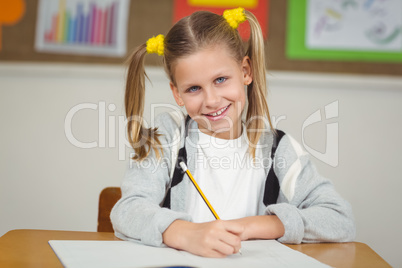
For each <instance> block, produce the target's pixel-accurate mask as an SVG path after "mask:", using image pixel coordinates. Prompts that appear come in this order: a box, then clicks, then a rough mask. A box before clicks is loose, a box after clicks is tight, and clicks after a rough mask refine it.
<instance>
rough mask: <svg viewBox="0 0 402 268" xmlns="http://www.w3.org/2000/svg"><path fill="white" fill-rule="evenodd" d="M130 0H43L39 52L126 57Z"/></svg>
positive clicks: (40, 17)
mask: <svg viewBox="0 0 402 268" xmlns="http://www.w3.org/2000/svg"><path fill="white" fill-rule="evenodd" d="M129 4H130V1H129V0H96V1H94V0H58V1H56V0H39V5H38V17H37V25H36V37H35V49H36V50H37V51H39V52H47V53H61V54H85V55H96V56H108V57H122V56H124V55H125V54H126V40H127V23H128V11H129Z"/></svg>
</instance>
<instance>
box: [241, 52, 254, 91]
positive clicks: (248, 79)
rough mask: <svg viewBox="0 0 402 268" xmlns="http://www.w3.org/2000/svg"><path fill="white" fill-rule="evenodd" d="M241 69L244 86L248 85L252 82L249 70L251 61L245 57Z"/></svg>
mask: <svg viewBox="0 0 402 268" xmlns="http://www.w3.org/2000/svg"><path fill="white" fill-rule="evenodd" d="M241 69H242V71H243V81H244V85H250V84H251V82H253V71H252V69H251V59H250V57H249V56H245V57H244V58H243V60H242V62H241Z"/></svg>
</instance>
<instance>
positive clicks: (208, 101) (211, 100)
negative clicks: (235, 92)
mask: <svg viewBox="0 0 402 268" xmlns="http://www.w3.org/2000/svg"><path fill="white" fill-rule="evenodd" d="M204 93H205V95H204V103H205V106H206V107H216V106H217V105H218V104H219V102H220V99H221V97H220V96H219V94H218V92H217V91H216V89H214V88H207V89H205V90H204Z"/></svg>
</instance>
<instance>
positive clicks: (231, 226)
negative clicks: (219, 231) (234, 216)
mask: <svg viewBox="0 0 402 268" xmlns="http://www.w3.org/2000/svg"><path fill="white" fill-rule="evenodd" d="M224 225H225V229H226V231H228V232H231V233H233V234H241V233H243V232H244V226H243V225H241V224H239V223H235V222H230V221H225V222H224Z"/></svg>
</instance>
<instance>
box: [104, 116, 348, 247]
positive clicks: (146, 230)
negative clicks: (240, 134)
mask: <svg viewBox="0 0 402 268" xmlns="http://www.w3.org/2000/svg"><path fill="white" fill-rule="evenodd" d="M184 122H185V120H184V116H183V115H182V114H178V113H177V112H171V113H164V114H161V115H159V116H158V117H157V118H156V119H155V126H157V127H158V133H160V134H161V136H160V137H159V139H160V141H161V144H162V148H161V149H162V151H163V155H162V157H161V158H160V159H157V158H156V157H155V152H154V151H153V150H151V152H150V155H149V157H148V158H147V159H145V160H144V161H142V162H131V163H130V167H129V168H128V170H127V172H126V175H125V177H124V180H123V183H122V185H121V190H122V198H121V199H120V200H119V201H118V202H117V203H116V205H115V206H114V208H113V210H112V212H111V215H110V217H111V220H112V223H113V228H114V230H115V235H116V236H117V237H119V238H121V239H124V240H135V241H141V242H142V243H144V244H147V245H152V246H163V245H164V244H163V240H162V233H163V232H164V231H165V230H166V228H167V227H168V226H169V225H170V224H171V223H172V222H173V221H175V220H177V219H182V220H186V221H191V217H190V215H188V214H186V213H184V211H185V203H184V200H186V198H185V197H186V194H187V191H188V189H189V187H194V186H193V185H192V184H191V182H190V180H187V179H183V180H182V181H181V182H180V183H179V184H178V185H175V187H172V188H171V196H170V209H168V208H163V207H161V206H162V204H163V202H164V198H165V196H166V193H167V191H168V189H169V188H170V183H171V179H172V176H173V171H174V166H175V163H176V160H177V155H178V150H179V149H180V148H183V147H185V150H186V153H187V166H188V168H189V170H190V172H192V173H193V174H194V173H195V170H194V169H195V161H196V159H195V155H196V153H197V147H196V145H197V141H198V133H197V131H196V130H197V128H198V126H197V123H196V122H195V121H193V120H191V121H190V123H189V126H188V129H187V131H186V128H185V123H184ZM185 132H188V133H185ZM272 144H273V134H272V132H271V131H269V130H267V131H266V132H264V133H263V134H262V136H261V138H260V140H259V142H258V146H260V147H261V148H262V154H263V158H262V161H264V168H265V174H266V175H267V174H268V172H269V169H270V168H271V164H272V161H271V159H270V153H271V148H272ZM273 164H274V166H273V168H274V171H275V174H276V176H277V178H278V181H279V185H280V192H279V196H278V199H277V202H276V204H271V205H268V206H266V207H265V209H264V210H263V211H261V215H264V214H266V215H277V216H278V217H279V219H280V220H281V221H282V223H283V225H284V227H285V234H284V236H282V237H281V238H279V239H278V241H279V242H282V243H294V244H298V243H301V242H347V241H352V240H353V239H354V237H355V224H354V220H353V215H352V209H351V206H350V205H349V203H348V202H346V201H345V200H344V199H342V198H341V197H340V196H339V194H338V193H337V192H336V191H335V189H334V187H333V185H332V183H331V182H330V181H329V180H328V179H325V178H323V177H321V176H320V175H319V174H318V172H317V170H316V168H315V166H314V165H313V163H312V162H311V161H310V159H309V155H308V154H306V153H305V152H304V151H303V150H302V148H301V146H300V145H299V144H298V143H297V142H296V141H295V140H294V139H293V138H292V137H290V136H289V135H285V136H283V138H282V139H281V140H280V142H279V144H278V147H277V150H276V153H275V157H274V161H273ZM261 202H262V201H261Z"/></svg>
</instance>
